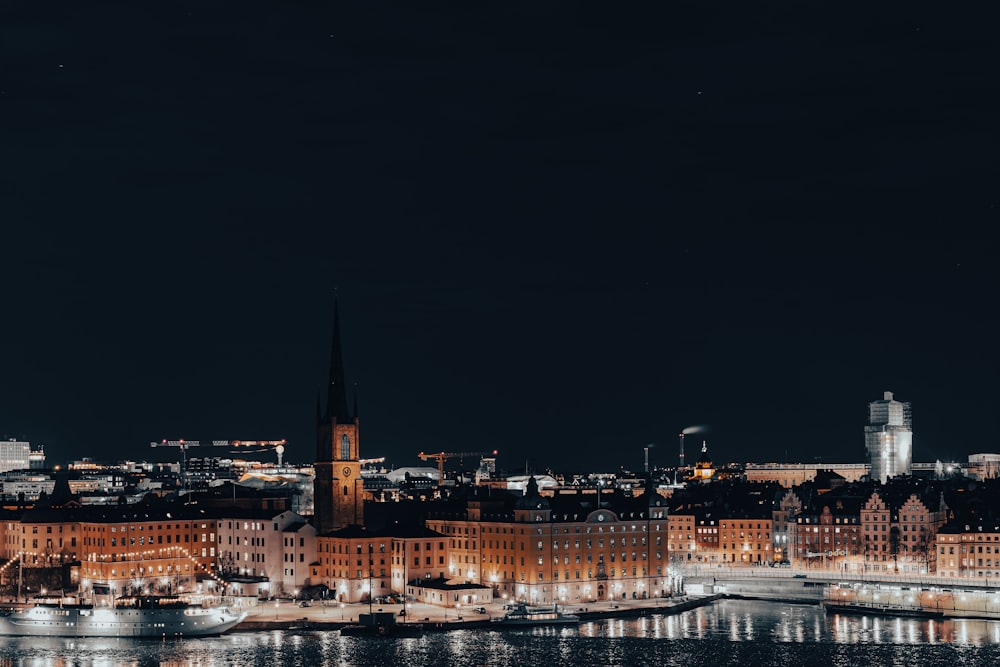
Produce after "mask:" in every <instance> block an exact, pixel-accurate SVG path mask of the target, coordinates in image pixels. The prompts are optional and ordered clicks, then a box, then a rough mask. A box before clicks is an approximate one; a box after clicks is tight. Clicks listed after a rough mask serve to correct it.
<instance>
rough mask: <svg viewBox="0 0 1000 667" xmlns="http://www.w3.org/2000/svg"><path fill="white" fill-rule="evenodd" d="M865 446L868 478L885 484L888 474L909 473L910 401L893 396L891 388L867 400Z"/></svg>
mask: <svg viewBox="0 0 1000 667" xmlns="http://www.w3.org/2000/svg"><path fill="white" fill-rule="evenodd" d="M865 447H867V449H868V463H869V465H870V466H871V471H870V473H869V476H870V477H871V479H873V480H878V481H880V482H882V483H883V484H884V483H885V482H886V480H888V479H889V478H890V477H895V476H897V475H909V474H910V472H911V471H912V467H913V466H912V464H913V423H912V421H911V418H910V404H909V403H901V402H900V401H896V400H893V398H892V392H891V391H887V392H885V393H884V394H883V395H882V400H881V401H872V402H871V403H869V404H868V425H867V426H865Z"/></svg>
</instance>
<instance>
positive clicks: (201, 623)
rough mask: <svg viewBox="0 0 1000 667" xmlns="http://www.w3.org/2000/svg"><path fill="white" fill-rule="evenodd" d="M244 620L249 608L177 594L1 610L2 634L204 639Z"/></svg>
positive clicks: (46, 602)
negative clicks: (209, 603) (194, 600)
mask: <svg viewBox="0 0 1000 667" xmlns="http://www.w3.org/2000/svg"><path fill="white" fill-rule="evenodd" d="M244 618H246V612H241V611H235V610H231V609H229V608H228V607H224V606H203V605H198V604H192V603H188V602H185V601H184V600H181V599H180V598H178V597H175V596H142V597H135V598H123V599H119V600H116V601H115V604H114V605H105V606H95V605H93V604H87V603H80V602H76V601H74V600H66V599H62V598H59V599H55V600H52V599H46V600H44V601H39V602H37V603H35V604H33V605H30V606H27V607H8V608H5V609H0V635H19V636H37V635H48V636H57V637H157V638H160V637H204V636H209V635H220V634H222V633H224V632H226V631H228V630H231V629H232V628H233V627H235V626H236V625H237V624H238V623H239V622H240V621H242V620H243V619H244Z"/></svg>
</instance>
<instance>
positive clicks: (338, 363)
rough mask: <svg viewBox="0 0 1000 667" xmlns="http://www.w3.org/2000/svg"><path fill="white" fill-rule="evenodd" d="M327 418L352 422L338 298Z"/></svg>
mask: <svg viewBox="0 0 1000 667" xmlns="http://www.w3.org/2000/svg"><path fill="white" fill-rule="evenodd" d="M326 418H327V419H336V420H337V422H338V423H341V424H346V423H348V422H350V421H351V415H350V413H349V412H348V411H347V387H346V386H345V383H344V355H343V353H342V352H341V349H340V313H339V311H338V308H337V298H336V297H334V299H333V341H332V342H331V347H330V381H329V386H328V387H327V396H326Z"/></svg>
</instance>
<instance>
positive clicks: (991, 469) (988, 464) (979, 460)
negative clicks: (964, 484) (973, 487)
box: [948, 454, 1000, 479]
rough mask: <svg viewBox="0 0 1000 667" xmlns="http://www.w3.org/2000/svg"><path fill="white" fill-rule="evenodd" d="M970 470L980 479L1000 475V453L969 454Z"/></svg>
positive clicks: (994, 477) (972, 474)
mask: <svg viewBox="0 0 1000 667" xmlns="http://www.w3.org/2000/svg"><path fill="white" fill-rule="evenodd" d="M948 472H950V471H948ZM968 472H969V475H971V476H974V477H978V478H979V479H996V478H997V477H1000V454H969V466H968Z"/></svg>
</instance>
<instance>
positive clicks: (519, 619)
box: [494, 602, 580, 625]
mask: <svg viewBox="0 0 1000 667" xmlns="http://www.w3.org/2000/svg"><path fill="white" fill-rule="evenodd" d="M494 622H495V623H499V624H501V625H578V624H579V623H580V617H579V616H577V615H576V614H566V613H563V612H561V611H559V608H558V607H557V606H556V605H552V606H550V607H529V606H528V605H526V604H524V603H523V602H518V603H515V604H514V608H513V609H511V610H510V611H508V612H507V613H506V614H504V615H503V616H501V617H500V618H498V619H495V620H494Z"/></svg>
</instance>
